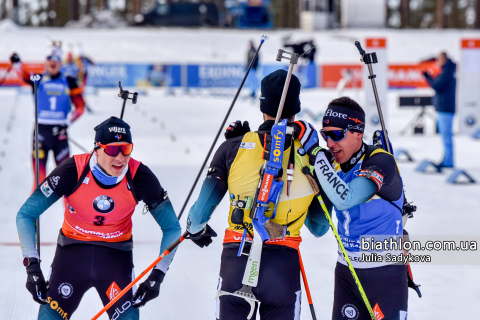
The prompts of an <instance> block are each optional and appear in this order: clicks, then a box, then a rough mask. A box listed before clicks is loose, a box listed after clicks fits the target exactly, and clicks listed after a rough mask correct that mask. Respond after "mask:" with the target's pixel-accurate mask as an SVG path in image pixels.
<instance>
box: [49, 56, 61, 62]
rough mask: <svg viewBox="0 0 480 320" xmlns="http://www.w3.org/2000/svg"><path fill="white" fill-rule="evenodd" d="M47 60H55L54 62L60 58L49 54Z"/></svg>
mask: <svg viewBox="0 0 480 320" xmlns="http://www.w3.org/2000/svg"><path fill="white" fill-rule="evenodd" d="M47 60H48V61H50V60H53V61H56V62H60V60H61V58H60V57H59V56H49V57H47Z"/></svg>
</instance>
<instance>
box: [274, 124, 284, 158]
mask: <svg viewBox="0 0 480 320" xmlns="http://www.w3.org/2000/svg"><path fill="white" fill-rule="evenodd" d="M278 125H283V124H282V123H281V122H279V123H278ZM282 136H283V132H282V131H280V130H277V134H276V135H274V136H273V138H275V144H274V146H273V148H274V149H273V152H272V154H273V156H274V158H273V162H278V163H282V159H281V158H280V156H281V155H282V150H281V149H282V138H283V137H282Z"/></svg>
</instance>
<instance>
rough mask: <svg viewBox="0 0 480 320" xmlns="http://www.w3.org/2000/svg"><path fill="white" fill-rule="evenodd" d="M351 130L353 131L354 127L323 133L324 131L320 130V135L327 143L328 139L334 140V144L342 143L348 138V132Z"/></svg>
mask: <svg viewBox="0 0 480 320" xmlns="http://www.w3.org/2000/svg"><path fill="white" fill-rule="evenodd" d="M350 129H352V127H350V128H346V129H343V130H331V131H323V129H320V134H321V135H322V137H323V140H325V141H327V138H330V139H332V141H333V142H340V141H342V140H343V139H345V137H346V136H347V131H348V130H350Z"/></svg>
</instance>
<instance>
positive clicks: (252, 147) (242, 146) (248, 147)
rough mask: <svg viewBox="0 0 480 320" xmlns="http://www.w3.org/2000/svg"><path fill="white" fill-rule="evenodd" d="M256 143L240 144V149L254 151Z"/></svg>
mask: <svg viewBox="0 0 480 320" xmlns="http://www.w3.org/2000/svg"><path fill="white" fill-rule="evenodd" d="M255 145H256V143H255V142H242V143H241V144H240V148H241V149H254V148H255Z"/></svg>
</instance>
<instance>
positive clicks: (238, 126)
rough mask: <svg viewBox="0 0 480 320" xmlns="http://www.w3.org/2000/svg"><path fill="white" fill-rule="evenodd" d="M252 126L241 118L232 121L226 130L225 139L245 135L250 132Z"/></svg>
mask: <svg viewBox="0 0 480 320" xmlns="http://www.w3.org/2000/svg"><path fill="white" fill-rule="evenodd" d="M250 131H251V130H250V126H249V125H248V121H243V124H242V122H241V121H240V120H237V121H235V122H232V123H230V125H229V126H228V128H227V130H225V139H227V140H228V139H231V138H235V137H239V136H243V135H245V134H246V133H247V132H250Z"/></svg>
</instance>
